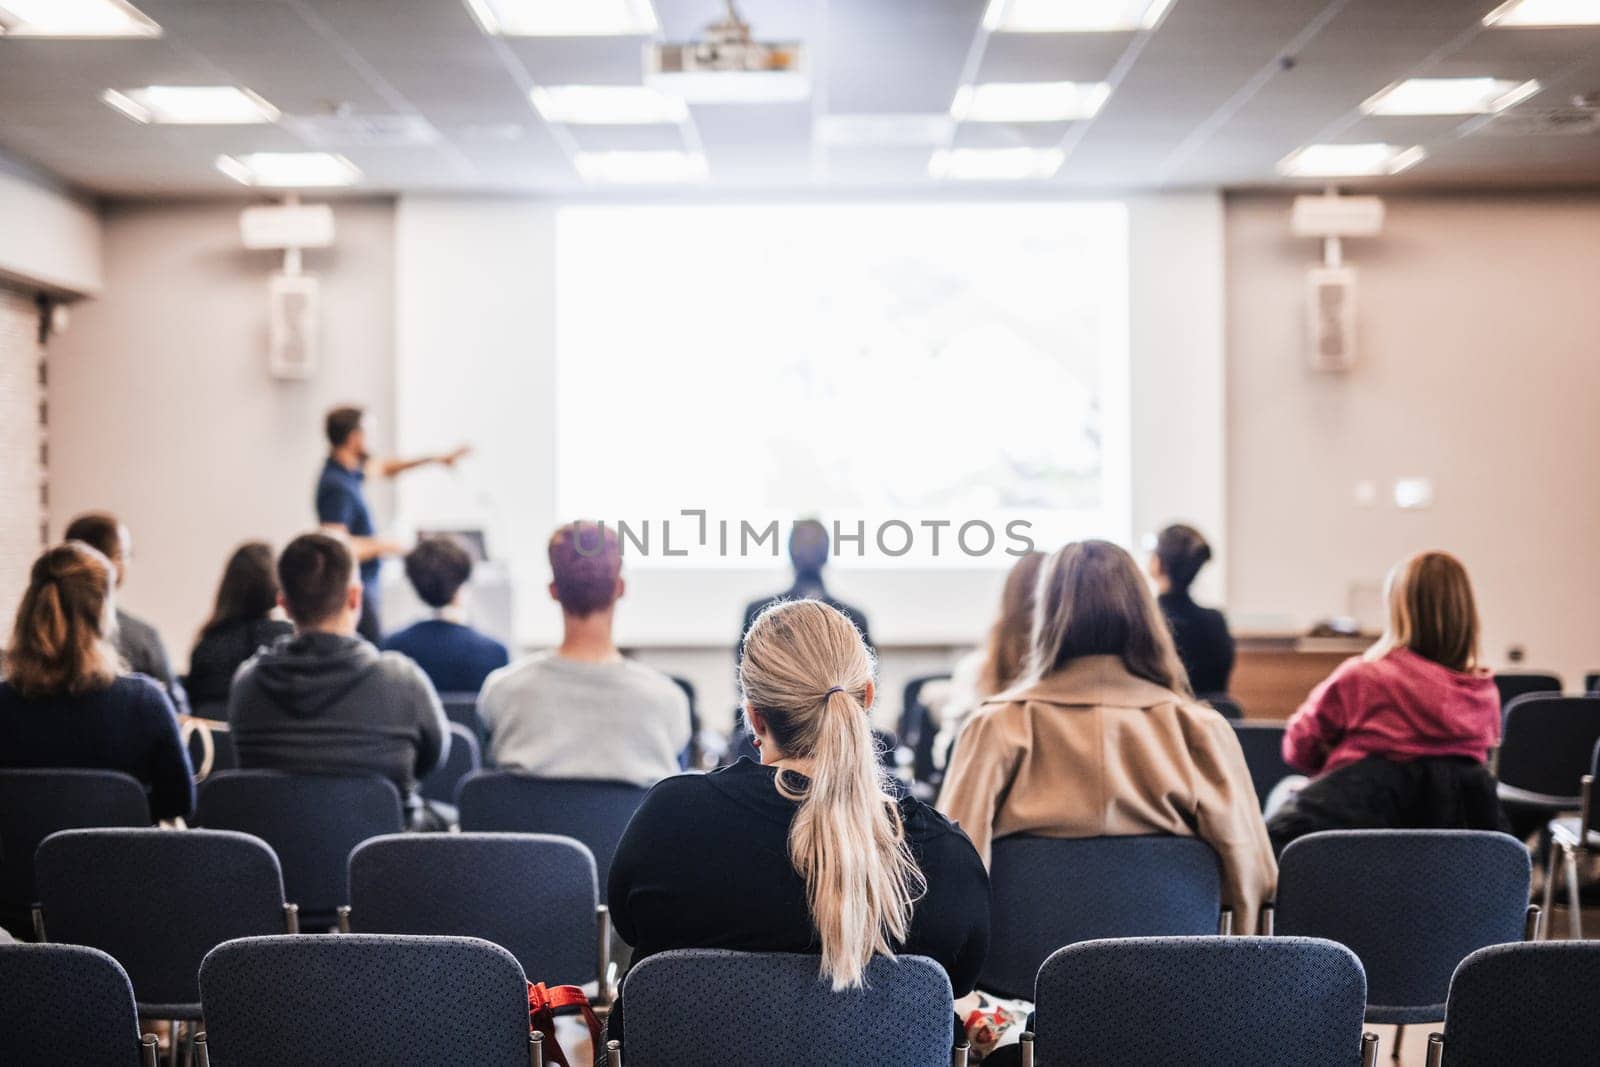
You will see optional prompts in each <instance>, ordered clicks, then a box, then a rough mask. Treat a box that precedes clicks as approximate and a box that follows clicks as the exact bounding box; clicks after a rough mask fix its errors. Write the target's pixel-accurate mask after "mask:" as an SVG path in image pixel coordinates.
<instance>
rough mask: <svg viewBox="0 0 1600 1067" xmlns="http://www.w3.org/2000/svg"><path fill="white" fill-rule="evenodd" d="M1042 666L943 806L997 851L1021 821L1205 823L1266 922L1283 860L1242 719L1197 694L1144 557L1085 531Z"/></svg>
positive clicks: (1047, 620)
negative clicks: (1265, 909) (1148, 579)
mask: <svg viewBox="0 0 1600 1067" xmlns="http://www.w3.org/2000/svg"><path fill="white" fill-rule="evenodd" d="M1038 596H1039V610H1038V617H1037V621H1036V623H1035V626H1034V640H1033V660H1032V662H1033V677H1032V679H1031V680H1030V681H1027V682H1024V683H1023V684H1021V685H1019V686H1017V687H1015V688H1013V689H1012V690H1011V691H1010V692H1009V693H1005V694H1002V695H1001V696H1000V697H998V698H996V699H995V700H991V701H988V702H986V703H985V704H984V705H983V706H982V707H981V708H979V709H978V712H977V714H975V715H974V716H973V717H972V721H971V722H969V723H968V724H967V727H966V729H965V730H964V731H963V732H962V735H961V740H960V743H958V744H957V745H956V749H955V753H954V755H953V756H952V757H951V760H950V769H949V770H948V771H947V772H946V774H945V780H944V789H943V792H942V793H941V795H940V798H939V807H940V809H941V810H942V811H944V812H945V814H947V815H949V816H950V817H951V818H952V819H954V820H955V821H956V822H957V824H958V825H960V826H961V828H962V829H963V830H965V831H966V832H967V834H968V835H969V836H970V837H971V838H972V842H973V844H974V845H976V846H977V848H978V852H979V853H980V854H981V855H982V856H983V858H984V862H985V863H987V862H988V861H989V847H990V843H991V842H992V841H993V840H994V839H995V838H998V837H1004V836H1006V835H1008V834H1036V835H1040V836H1044V837H1098V836H1124V835H1133V834H1180V835H1194V836H1197V837H1200V838H1201V839H1203V840H1204V841H1206V842H1207V843H1208V844H1210V845H1211V847H1212V848H1214V849H1215V850H1216V852H1217V855H1218V857H1219V858H1220V859H1221V861H1222V876H1223V903H1224V904H1226V905H1228V906H1230V907H1231V908H1232V909H1233V914H1234V920H1235V928H1236V929H1238V930H1241V931H1253V930H1254V929H1255V924H1256V917H1257V914H1258V912H1259V910H1260V906H1261V904H1262V903H1263V902H1264V901H1266V900H1268V899H1269V898H1270V897H1271V896H1272V893H1273V891H1274V888H1275V886H1276V882H1277V874H1278V871H1277V863H1276V862H1275V861H1274V859H1273V855H1272V846H1271V843H1270V842H1269V841H1268V839H1267V828H1266V826H1265V825H1264V824H1263V822H1262V820H1261V811H1260V808H1259V807H1258V806H1257V800H1256V793H1255V788H1254V787H1253V786H1252V785H1251V782H1250V771H1249V769H1248V768H1247V767H1246V766H1245V762H1244V754H1243V753H1242V752H1241V751H1240V749H1239V739H1238V737H1237V736H1236V735H1235V733H1234V730H1233V727H1232V726H1230V725H1228V722H1227V720H1226V719H1224V718H1223V717H1222V716H1221V715H1219V714H1218V713H1217V712H1216V711H1214V710H1212V709H1211V708H1208V707H1206V706H1205V705H1203V704H1198V703H1196V702H1195V701H1194V700H1193V699H1192V697H1191V694H1190V692H1189V684H1188V681H1187V679H1186V678H1185V676H1184V672H1183V664H1182V663H1180V662H1179V661H1178V654H1177V651H1176V649H1174V647H1173V644H1172V636H1171V634H1170V633H1169V632H1168V631H1167V627H1166V624H1165V623H1164V622H1163V621H1162V619H1161V614H1160V611H1159V610H1158V609H1157V607H1156V604H1155V599H1154V598H1153V597H1152V596H1151V595H1150V589H1149V587H1148V586H1147V585H1146V583H1145V581H1144V577H1143V575H1141V574H1140V573H1139V568H1138V565H1137V564H1136V563H1134V561H1133V557H1132V556H1130V555H1128V553H1127V552H1125V551H1123V550H1122V549H1121V548H1118V547H1117V546H1116V545H1113V544H1109V543H1107V542H1105V541H1084V542H1081V543H1076V544H1070V545H1067V546H1066V547H1065V548H1063V549H1061V550H1060V551H1059V552H1057V553H1056V554H1055V555H1053V556H1052V557H1050V559H1048V560H1047V561H1046V562H1045V564H1044V573H1043V574H1042V575H1041V576H1040V580H1039V592H1038Z"/></svg>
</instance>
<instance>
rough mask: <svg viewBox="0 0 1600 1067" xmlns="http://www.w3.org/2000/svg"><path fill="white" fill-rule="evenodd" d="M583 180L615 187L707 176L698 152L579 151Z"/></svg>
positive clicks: (673, 181)
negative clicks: (607, 183) (615, 185)
mask: <svg viewBox="0 0 1600 1067" xmlns="http://www.w3.org/2000/svg"><path fill="white" fill-rule="evenodd" d="M576 163H577V167H578V173H579V174H581V175H583V177H584V179H585V180H586V181H591V182H609V183H613V184H617V185H668V184H674V183H678V182H700V181H705V180H706V178H707V177H708V176H709V175H710V173H711V168H710V167H709V166H708V165H707V163H706V157H705V156H704V155H703V154H702V153H699V152H677V151H671V152H621V151H619V152H579V153H578V157H577V160H576Z"/></svg>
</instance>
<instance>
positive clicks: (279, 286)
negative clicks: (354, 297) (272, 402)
mask: <svg viewBox="0 0 1600 1067" xmlns="http://www.w3.org/2000/svg"><path fill="white" fill-rule="evenodd" d="M267 296H268V306H269V315H268V319H267V368H268V370H269V371H270V372H271V374H272V376H273V377H274V378H287V379H295V380H298V379H303V378H309V377H311V375H312V374H313V373H314V372H315V371H316V369H317V357H318V354H319V350H320V348H321V345H320V343H319V336H320V334H321V326H322V316H321V313H320V295H319V289H318V286H317V279H316V277H315V275H311V274H274V275H272V277H271V278H270V279H268V282H267Z"/></svg>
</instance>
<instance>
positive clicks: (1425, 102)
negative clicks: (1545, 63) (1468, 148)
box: [1361, 78, 1539, 115]
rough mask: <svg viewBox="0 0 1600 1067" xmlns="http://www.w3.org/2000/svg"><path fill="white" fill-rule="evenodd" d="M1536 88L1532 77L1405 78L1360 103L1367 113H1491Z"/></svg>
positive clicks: (1518, 100)
mask: <svg viewBox="0 0 1600 1067" xmlns="http://www.w3.org/2000/svg"><path fill="white" fill-rule="evenodd" d="M1538 91H1539V83H1538V82H1536V81H1525V82H1518V81H1511V80H1508V79H1505V78H1407V79H1406V80H1405V81H1400V82H1395V83H1394V84H1393V85H1391V86H1389V87H1388V88H1387V89H1385V90H1383V91H1382V92H1380V93H1378V94H1377V95H1376V96H1373V97H1370V98H1369V99H1368V100H1367V101H1366V103H1364V104H1362V105H1361V110H1362V111H1364V112H1366V113H1367V114H1368V115H1493V114H1494V113H1496V112H1498V111H1504V110H1505V109H1506V108H1508V107H1511V106H1513V105H1515V104H1520V103H1522V102H1523V101H1524V100H1526V99H1528V97H1530V96H1532V95H1533V94H1534V93H1537V92H1538Z"/></svg>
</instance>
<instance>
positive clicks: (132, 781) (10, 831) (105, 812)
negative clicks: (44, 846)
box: [0, 769, 150, 937]
mask: <svg viewBox="0 0 1600 1067" xmlns="http://www.w3.org/2000/svg"><path fill="white" fill-rule="evenodd" d="M149 825H150V800H149V798H148V797H147V796H146V795H145V791H144V786H142V785H140V784H139V781H138V780H137V779H136V778H133V777H131V776H129V775H126V774H122V773H121V772H119V771H90V770H68V769H61V770H28V771H20V770H19V771H0V927H4V928H5V929H6V930H8V931H10V932H11V933H12V934H14V935H15V936H17V937H27V936H29V933H30V931H31V930H32V928H33V905H34V903H35V902H36V901H37V900H38V899H39V896H38V892H37V890H36V889H35V887H34V882H33V854H34V852H35V851H36V850H37V849H38V847H39V842H41V841H43V840H44V839H45V838H47V837H49V836H50V835H51V834H53V833H55V832H56V831H57V830H72V829H77V828H79V827H85V826H149Z"/></svg>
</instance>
